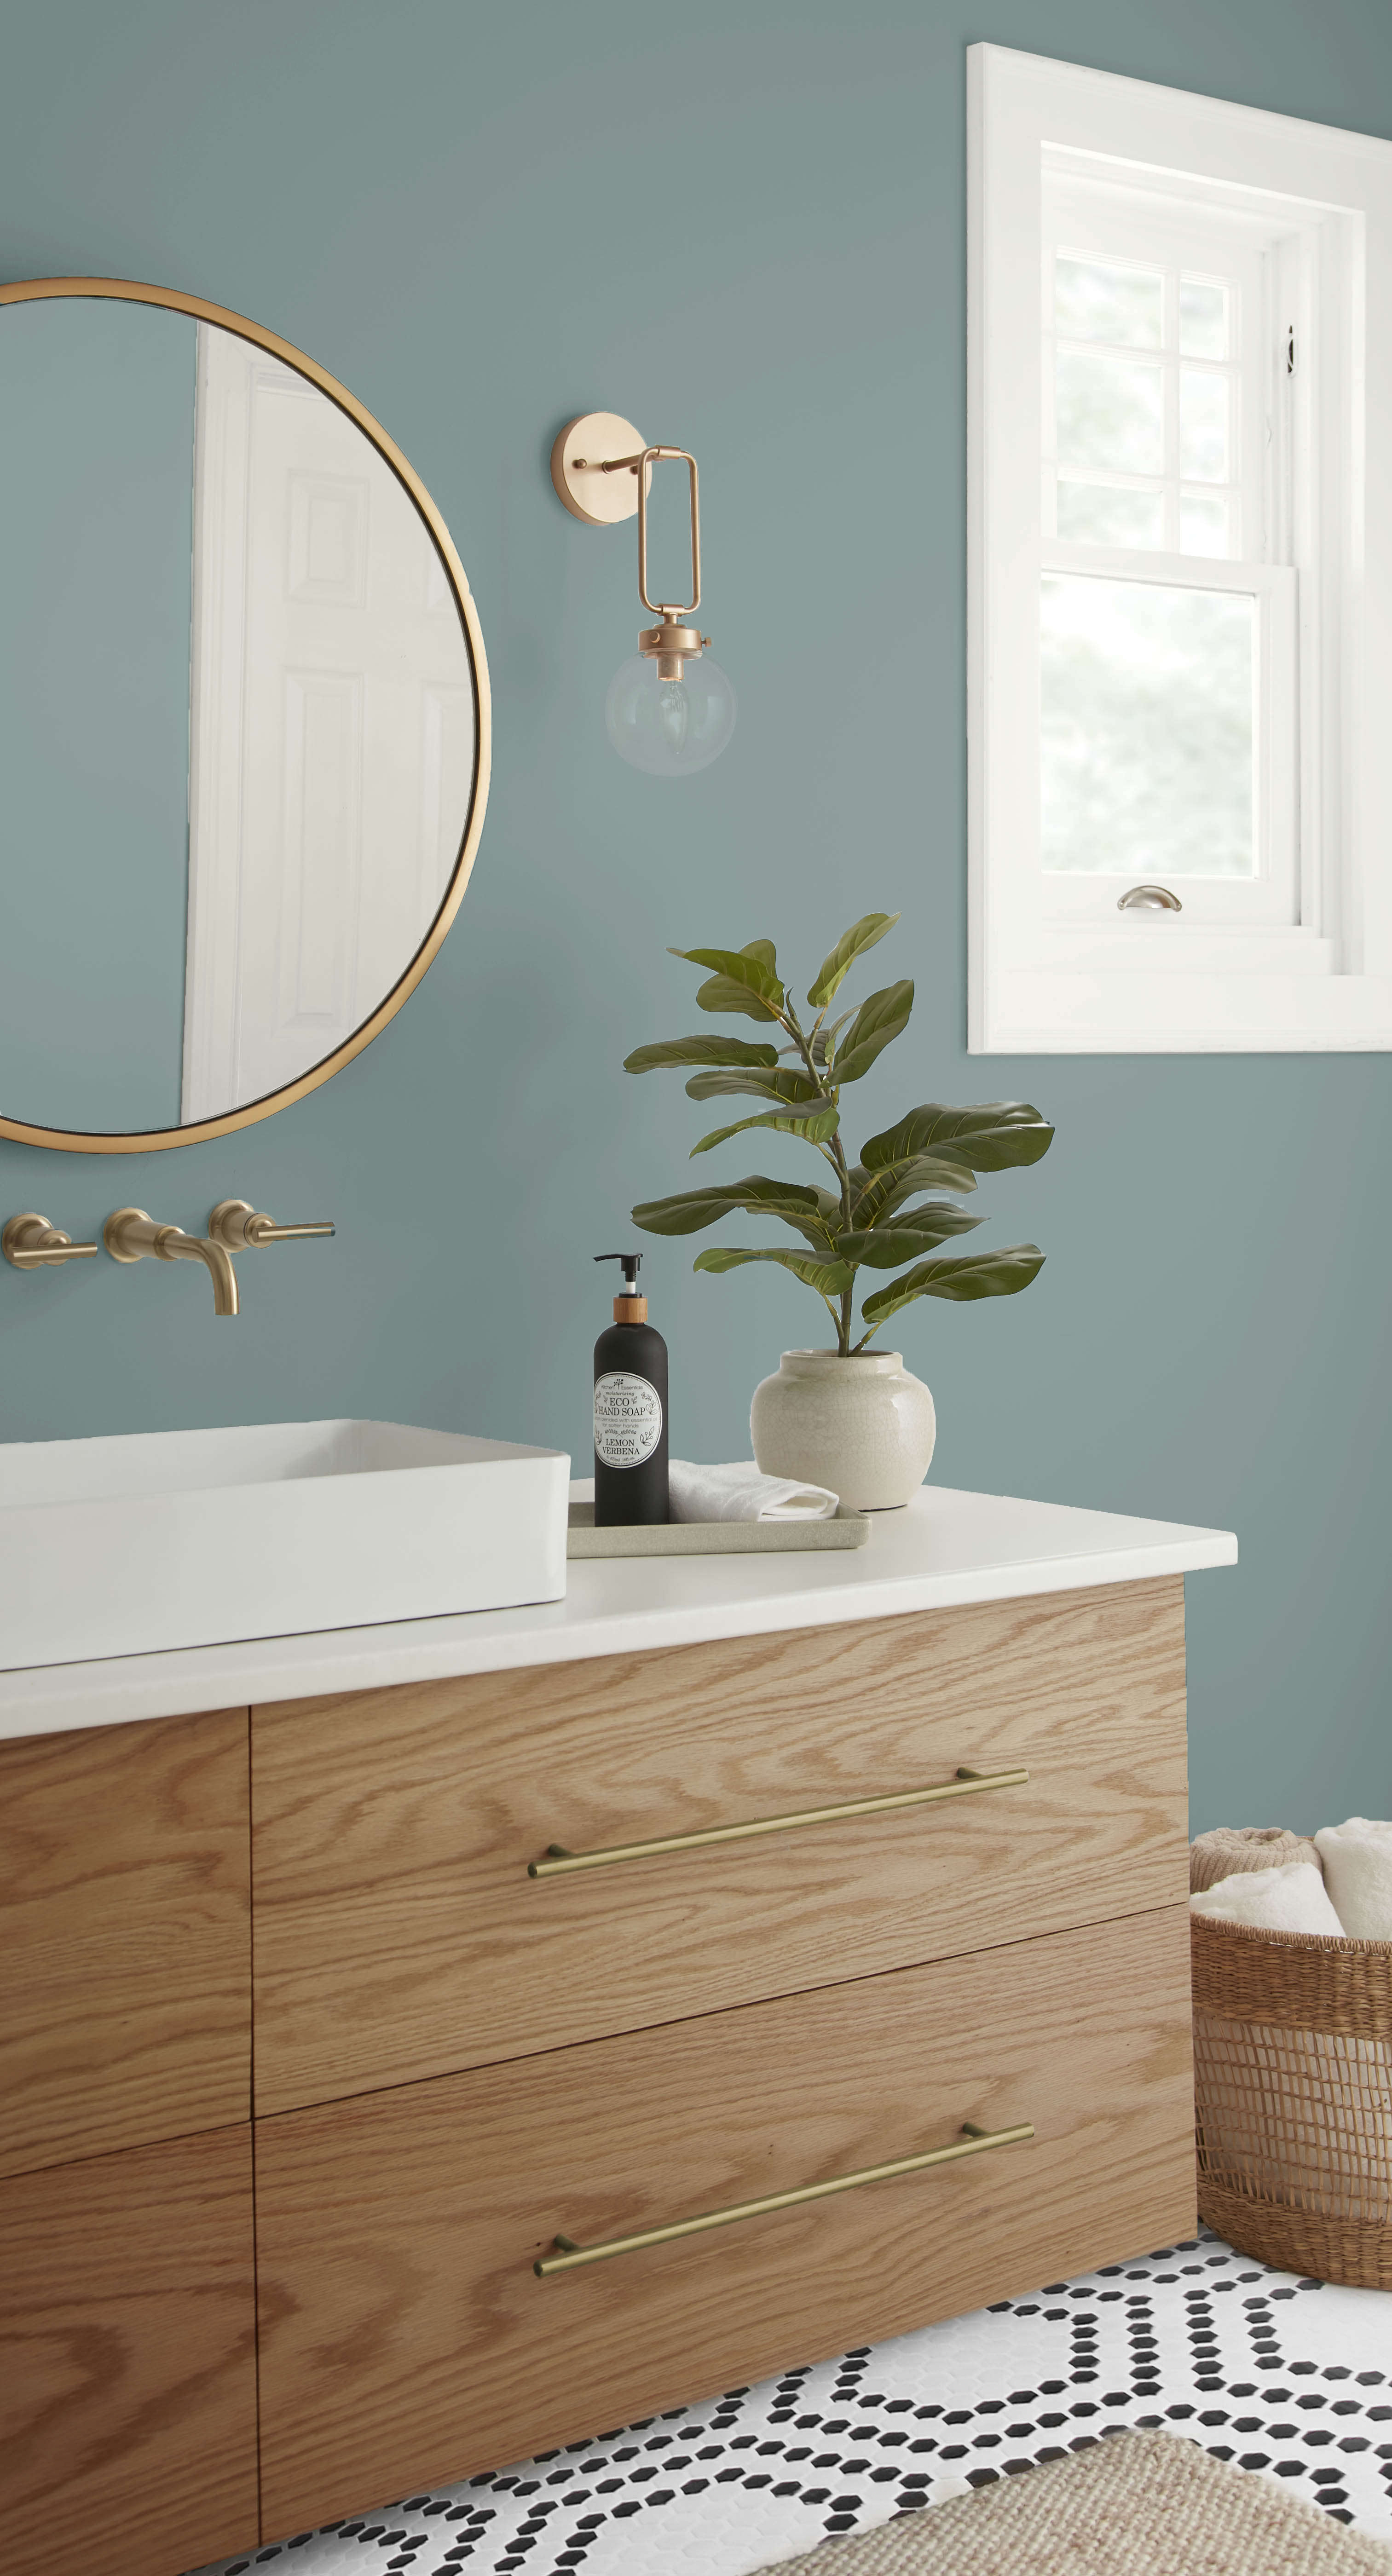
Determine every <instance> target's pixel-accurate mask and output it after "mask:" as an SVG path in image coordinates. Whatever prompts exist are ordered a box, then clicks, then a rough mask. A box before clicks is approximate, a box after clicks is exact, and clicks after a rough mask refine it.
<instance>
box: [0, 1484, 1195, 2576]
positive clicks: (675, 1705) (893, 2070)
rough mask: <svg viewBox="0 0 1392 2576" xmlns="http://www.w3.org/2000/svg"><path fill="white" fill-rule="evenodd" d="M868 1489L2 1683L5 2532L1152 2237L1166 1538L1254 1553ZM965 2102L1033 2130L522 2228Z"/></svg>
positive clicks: (377, 2481) (1179, 1934) (657, 2376)
mask: <svg viewBox="0 0 1392 2576" xmlns="http://www.w3.org/2000/svg"><path fill="white" fill-rule="evenodd" d="M954 1507H959V1508H956V1509H954ZM1012 1516H1013V1517H1012ZM895 1517H896V1526H894V1527H893V1528H891V1527H890V1526H888V1525H886V1526H885V1527H884V1528H883V1529H877V1530H876V1532H875V1534H874V1538H873V1539H872V1543H871V1545H870V1547H869V1548H867V1549H866V1550H865V1551H863V1552H862V1553H861V1554H858V1555H857V1556H855V1557H854V1558H846V1557H830V1558H828V1557H821V1558H817V1557H807V1558H801V1559H799V1558H794V1557H779V1558H774V1559H753V1558H718V1559H707V1560H691V1561H688V1562H686V1563H683V1564H681V1565H678V1566H673V1565H671V1564H668V1565H665V1566H664V1567H663V1568H662V1570H661V1572H660V1574H657V1573H655V1570H654V1569H653V1568H652V1567H649V1566H647V1565H643V1564H636V1565H634V1564H613V1563H609V1564H594V1565H583V1566H576V1567H573V1568H572V1570H571V1574H572V1580H571V1587H570V1594H569V1598H568V1600H567V1601H566V1602H564V1603H556V1604H552V1605H548V1606H547V1607H545V1608H542V1609H538V1610H535V1611H510V1612H497V1613H488V1614H485V1615H482V1616H479V1617H476V1618H473V1619H456V1620H434V1621H422V1622H418V1623H413V1628H412V1629H406V1628H401V1629H396V1630H384V1629H377V1630H363V1631H359V1632H339V1633H338V1634H337V1635H336V1636H334V1637H330V1638H320V1639H317V1640H314V1639H303V1638H294V1639H283V1640H279V1641H271V1642H269V1643H267V1644H263V1645H258V1646H255V1647H230V1648H221V1649H207V1650H203V1651H202V1652H201V1653H192V1652H190V1653H188V1654H184V1655H179V1656H159V1657H137V1658H129V1659H126V1660H125V1661H124V1662H123V1663H120V1664H109V1665H100V1666H98V1665H89V1666H85V1667H76V1666H74V1667H68V1668H66V1670H65V1671H64V1672H62V1673H59V1674H48V1675H16V1674H8V1675H4V1676H0V1725H3V1728H4V1730H5V1732H6V1735H7V1737H8V1740H6V1741H0V1949H2V1950H3V1955H4V1960H5V1972H4V1980H3V1989H0V1995H2V1999H0V2175H2V2176H3V2177H4V2179H3V2180H0V2316H3V2332H4V2336H5V2340H4V2342H3V2345H0V2462H3V2466H0V2517H2V2518H3V2523H4V2527H5V2529H6V2531H7V2533H8V2534H9V2536H10V2539H11V2545H12V2547H13V2549H14V2552H15V2561H16V2564H33V2565H35V2566H38V2565H42V2567H43V2568H44V2570H45V2576H79V2571H81V2576H88V2571H89V2570H90V2569H91V2568H93V2567H94V2566H97V2565H100V2567H101V2569H102V2571H103V2576H178V2571H181V2570H184V2569H187V2568H190V2567H193V2566H195V2565H197V2564H198V2563H200V2562H201V2561H203V2560H206V2559H210V2558H213V2557H217V2556H220V2555H222V2554H224V2553H227V2552H231V2551H233V2550H239V2549H242V2548H247V2547H251V2546H254V2545H255V2544H256V2542H257V2540H258V2537H259V2538H260V2539H262V2540H266V2541H269V2540H272V2539H277V2538H283V2537H285V2536H286V2535H288V2534H290V2533H292V2532H294V2531H296V2530H300V2529H303V2528H304V2527H305V2526H306V2525H309V2524H314V2523H320V2522H323V2521H326V2520H330V2519H334V2518H337V2517H339V2516H341V2515H344V2514H348V2513H350V2512H353V2511H355V2510H357V2509H360V2508H364V2507H367V2506H370V2505H375V2504H379V2503H381V2502H383V2501H384V2500H387V2499H390V2498H391V2497H393V2496H396V2495H399V2494H402V2493H403V2492H408V2491H409V2490H410V2489H411V2488H412V2487H418V2486H423V2485H426V2484H429V2483H432V2482H434V2483H443V2482H447V2481H452V2480H456V2479H458V2478H460V2477H463V2476H467V2475H468V2474H469V2473H470V2472H471V2471H473V2470H476V2469H479V2468H484V2467H490V2466H496V2465H499V2464H500V2463H502V2462H504V2461H506V2460H508V2459H511V2458H514V2457H518V2456H524V2455H526V2454H528V2453H530V2452H531V2451H533V2450H536V2449H539V2448H550V2447H553V2446H554V2445H556V2444H558V2443H564V2442H567V2441H572V2440H575V2439H578V2438H580V2437H581V2436H583V2435H585V2434H587V2433H591V2432H593V2431H595V2430H597V2429H599V2428H601V2427H603V2426H607V2425H610V2424H618V2423H622V2422H623V2421H625V2420H626V2419H628V2418H631V2417H632V2416H634V2415H637V2414H650V2413H652V2412H653V2411H654V2410H656V2409H659V2408H662V2407H665V2406H670V2405H674V2404H677V2403H679V2402H681V2401H682V2400H683V2399H687V2398H696V2397H698V2396H702V2395H704V2394H706V2393H708V2392H709V2391H711V2390H713V2389H716V2388H718V2387H720V2386H722V2385H728V2384H730V2383H732V2382H747V2381H749V2380H752V2379H755V2378H758V2377H760V2376H762V2375H764V2374H766V2373H770V2372H773V2371H777V2370H779V2369H782V2368H785V2367H787V2366H788V2365H790V2364H792V2363H796V2362H802V2361H807V2360H811V2359H813V2358H818V2357H821V2356H824V2355H826V2354H829V2353H832V2352H835V2351H836V2350H838V2349H840V2348H841V2347H842V2346H844V2345H846V2344H852V2343H865V2342H869V2341H872V2340H875V2339H878V2338H882V2337H885V2336H888V2335H894V2334H899V2333H902V2332H904V2331H905V2330H907V2329H909V2328H911V2327H914V2326H917V2325H921V2324H923V2323H925V2322H927V2321H929V2320H930V2319H932V2318H935V2317H941V2316H946V2315H951V2314H955V2313H958V2312H960V2311H962V2310H964V2309H968V2308H972V2307H975V2306H978V2305H980V2304H982V2303H984V2302H986V2301H989V2300H992V2299H998V2298H1001V2297H1005V2296H1008V2295H1011V2294H1013V2293H1016V2292H1020V2291H1023V2290H1026V2289H1028V2288H1032V2287H1036V2286H1038V2285H1039V2284H1040V2283H1041V2282H1043V2281H1044V2280H1047V2279H1052V2278H1054V2277H1057V2276H1061V2275H1065V2274H1067V2273H1070V2272H1075V2271H1079V2270H1084V2269H1088V2268H1090V2267H1092V2266H1094V2265H1096V2264H1098V2263H1102V2262H1106V2261H1110V2260H1114V2259H1120V2258H1123V2257H1125V2256H1127V2255H1130V2254H1134V2253H1138V2252H1140V2251H1142V2250H1145V2249H1146V2248H1148V2247H1150V2246H1151V2245H1153V2244H1157V2243H1163V2242H1164V2241H1165V2239H1166V2238H1168V2237H1172V2236H1174V2235H1175V2234H1184V2233H1187V2232H1189V2231H1190V2230H1192V2228H1193V2226H1194V2223H1195V2204H1194V2162H1193V2144H1192V2092H1191V2079H1190V2062H1189V2026H1188V2003H1189V1967H1188V1926H1187V1908H1186V1895H1187V1885H1188V1881H1187V1870H1186V1861H1185V1846H1186V1839H1187V1820H1186V1779H1185V1745H1184V1615H1183V1573H1184V1571H1185V1570H1186V1569H1193V1568H1195V1567H1199V1566H1207V1565H1216V1564H1222V1563H1226V1562H1231V1560H1232V1557H1233V1556H1234V1554H1235V1546H1234V1543H1233V1542H1232V1541H1231V1540H1230V1539H1228V1538H1227V1537H1226V1536H1225V1535H1224V1534H1223V1533H1218V1532H1206V1531H1193V1530H1179V1529H1171V1528H1169V1527H1168V1526H1167V1525H1165V1524H1159V1523H1144V1522H1131V1521H1122V1520H1118V1519H1115V1518H1112V1517H1110V1516H1104V1515H1100V1514H1092V1513H1079V1512H1068V1511H1062V1510H1057V1509H1053V1508H1051V1507H1046V1506H1039V1505H1025V1504H1012V1503H1006V1502H1003V1501H1000V1500H999V1499H998V1498H990V1497H973V1496H966V1495H962V1496H954V1495H951V1494H947V1493H945V1492H943V1491H941V1490H937V1491H932V1492H925V1494H924V1495H923V1496H922V1497H920V1498H919V1500H918V1502H916V1503H915V1504H914V1505H913V1506H911V1508H910V1511H909V1512H908V1513H905V1514H903V1515H896V1516H895ZM416 1632H418V1633H416ZM393 1658H395V1660H394V1661H393ZM451 1666H453V1669H450V1667H451ZM393 1674H395V1675H396V1678H390V1676H391V1675H393ZM384 1676H388V1677H387V1678H384ZM355 1677H357V1678H360V1681H361V1686H360V1687H359V1686H355ZM277 1680H278V1681H279V1682H280V1683H281V1684H282V1685H283V1687H282V1688H281V1689H280V1690H279V1691H273V1690H271V1689H269V1688H267V1687H266V1685H267V1684H268V1683H270V1682H275V1681H277ZM232 1682H236V1683H237V1684H238V1685H239V1687H238V1690H237V1692H236V1693H235V1694H234V1692H233V1691H232V1690H231V1689H230V1688H228V1687H227V1685H228V1684H229V1683H232ZM219 1691H221V1692H222V1695H223V1696H224V1697H225V1698H226V1699H227V1700H228V1701H229V1702H230V1703H231V1704H229V1705H224V1706H213V1705H209V1704H206V1703H207V1701H208V1697H209V1695H210V1694H216V1693H217V1692H219ZM181 1693H183V1694H184V1695H185V1696H186V1700H187V1706H186V1708H184V1709H180V1708H179V1707H178V1706H177V1702H178V1699H179V1696H180V1694H181ZM171 1699H172V1700H173V1701H174V1703H175V1705H174V1707H173V1708H172V1709H171ZM142 1709H147V1710H148V1712H149V1713H148V1714H146V1715H145V1716H144V1722H142V1723H131V1722H130V1721H131V1720H132V1719H133V1718H136V1717H138V1716H140V1715H141V1713H142ZM84 1719H86V1720H88V1721H89V1722H84ZM1002 1770H1015V1771H1024V1772H1027V1773H1028V1779H1027V1781H1025V1782H1021V1783H1018V1784H1016V1785H1014V1786H1010V1787H1002V1788H998V1789H990V1790H987V1789H981V1790H976V1791H973V1790H972V1789H971V1786H970V1783H963V1784H960V1785H959V1789H958V1791H957V1793H956V1794H954V1795H952V1796H951V1797H949V1798H947V1799H944V1800H942V1801H940V1802H930V1803H926V1804H920V1805H917V1806H903V1807H899V1808H888V1809H884V1810H882V1811H880V1812H875V1813H867V1814H861V1815H850V1816H845V1815H842V1816H840V1817H836V1818H831V1819H828V1820H827V1821H825V1822H822V1823H818V1824H815V1825H807V1826H801V1827H798V1828H789V1829H786V1830H776V1831H770V1832H768V1833H765V1834H761V1835H757V1836H749V1837H744V1838H741V1839H737V1840H730V1841H718V1840H716V1841H709V1842H706V1843H702V1844H698V1845H696V1846H695V1847H692V1848H686V1849H677V1850H669V1851H665V1852H659V1853H655V1854H652V1855H650V1856H648V1857H646V1858H642V1859H638V1860H626V1861H619V1862H615V1863H612V1864H609V1865H605V1866H599V1867H595V1868H592V1869H586V1870H584V1871H577V1872H575V1873H574V1874H569V1875H567V1874H562V1875H559V1876H555V1877H544V1878H534V1877H531V1876H529V1874H528V1868H529V1864H530V1863H533V1862H535V1861H537V1860H539V1859H541V1858H542V1857H544V1856H545V1855H546V1854H547V1852H548V1849H549V1848H550V1847H551V1846H553V1845H556V1844H560V1845H562V1846H565V1847H566V1848H567V1849H568V1850H569V1851H571V1852H572V1853H582V1852H590V1851H596V1850H605V1849H609V1848H612V1847H613V1846H616V1845H625V1844H631V1843H634V1842H642V1841H649V1840H654V1841H673V1840H676V1839H678V1838H680V1837H682V1836H685V1835H691V1834H707V1833H710V1832H712V1830H713V1829H717V1828H721V1827H725V1826H728V1825H731V1824H734V1823H748V1822H752V1821H767V1820H770V1819H773V1818H783V1817H788V1816H796V1815H798V1814H799V1813H801V1812H803V1811H806V1810H808V1809H827V1808H836V1807H846V1806H855V1805H856V1804H858V1803H860V1802H864V1801H867V1800H874V1799H877V1798H888V1797H893V1796H898V1795H902V1794H903V1793H905V1792H908V1791H914V1790H918V1789H922V1788H925V1787H928V1786H932V1785H947V1784H951V1783H953V1782H955V1781H957V1780H958V1775H959V1773H961V1772H982V1773H988V1774H989V1773H994V1772H999V1771H1002ZM964 2123H971V2124H973V2125H974V2126H975V2127H976V2128H978V2129H982V2130H985V2131H987V2132H988V2133H994V2132H996V2131H998V2130H1001V2129H1004V2128H1009V2127H1011V2126H1017V2125H1023V2124H1026V2123H1028V2124H1032V2126H1033V2129H1034V2137H1033V2139H1032V2140H1031V2141H1028V2142H1021V2143H1016V2144H1012V2145H1005V2146H1002V2147H999V2148H994V2149H983V2150H982V2151H980V2152H972V2153H970V2154H969V2155H968V2156H966V2157H965V2158H963V2159H962V2160H961V2161H955V2162H947V2163H943V2164H941V2165H938V2166H936V2167H934V2168H932V2169H929V2170H924V2171H920V2172H917V2173H913V2174H909V2175H905V2176H902V2177H900V2178H897V2179H890V2180H885V2181H877V2182H871V2183H869V2184H866V2185H865V2186H863V2187H860V2188H855V2189H849V2190H847V2191H845V2192H844V2193H841V2194H838V2195H836V2196H834V2197H829V2198H824V2199H821V2200H818V2201H816V2202H813V2203H811V2204H810V2205H804V2206H801V2207H792V2208H784V2209H781V2210H777V2211H774V2212H772V2213H769V2214H765V2215H761V2216H758V2217H754V2218H749V2219H745V2220H742V2221H740V2222H739V2223H737V2224H733V2225H729V2226H723V2227H719V2228H716V2229H713V2230H711V2231H710V2232H707V2233H704V2234H699V2235H694V2236H688V2237H685V2238H682V2239H679V2240H678V2241H675V2242H671V2243H666V2244H661V2245H655V2246H650V2247H647V2248H645V2249H641V2250H638V2251H634V2252H629V2253H624V2254H622V2255H620V2256H617V2257H615V2258H614V2259H612V2260H607V2261H604V2262H602V2263H598V2264H596V2265H595V2266H593V2267H592V2268H588V2267H587V2268H580V2269H576V2270H574V2271H571V2272H568V2273H563V2274H560V2275H558V2276H553V2277H548V2278H545V2279H541V2278H538V2277H537V2275H536V2273H535V2271H534V2269H533V2265H534V2263H535V2262H536V2261H537V2260H538V2258H541V2257H543V2256H545V2255H547V2254H548V2253H549V2252H550V2250H551V2249H552V2245H553V2240H554V2239H555V2238H556V2237H557V2236H558V2235H561V2236H564V2237H567V2238H569V2239H570V2240H572V2242H575V2243H578V2244H579V2245H581V2246H584V2245H587V2244H595V2243H597V2242H600V2241H607V2240H609V2239H612V2238H614V2237H616V2236H626V2235H629V2234H633V2233H641V2232H643V2231H645V2230H648V2229H653V2228H661V2227H663V2226H665V2225H667V2224H668V2223H669V2222H671V2221H674V2220H677V2219H681V2218H686V2217H690V2216H693V2215H695V2214H697V2213H700V2212H710V2211H718V2210H721V2209H723V2208H727V2207H730V2206H732V2205H736V2204H741V2203H744V2202H748V2201H752V2200H759V2199H765V2198H768V2197H770V2196H774V2195H777V2194H779V2193H782V2192H790V2191H795V2190H797V2189H799V2188H801V2187H802V2186H804V2185H807V2184H809V2183H816V2182H822V2181H826V2180H829V2179H831V2178H833V2177H837V2176H840V2175H843V2174H852V2173H860V2172H863V2171H864V2170H865V2169H866V2168H868V2167H873V2166H877V2165H880V2164H885V2163H892V2162H895V2161H896V2160H899V2159H902V2158H908V2157H912V2156H914V2155H916V2154H920V2153H922V2152H924V2151H926V2150H929V2149H933V2148H937V2147H942V2146H947V2145H949V2144H952V2143H953V2142H959V2141H960V2140H961V2139H962V2135H963V2124H964Z"/></svg>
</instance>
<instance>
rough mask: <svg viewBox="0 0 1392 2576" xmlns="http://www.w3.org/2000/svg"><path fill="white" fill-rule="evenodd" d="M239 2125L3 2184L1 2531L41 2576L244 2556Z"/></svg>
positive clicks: (247, 2245)
mask: <svg viewBox="0 0 1392 2576" xmlns="http://www.w3.org/2000/svg"><path fill="white" fill-rule="evenodd" d="M257 2528H258V2525H257V2488H256V2357H255V2291H254V2273H253V2259H252V2215H251V2128H250V2124H249V2123H245V2122H244V2123H243V2125H242V2126H241V2127H240V2128H236V2129H216V2130H210V2131H206V2132H205V2133H204V2134H203V2135H202V2136H201V2137H196V2138H181V2139H178V2140H176V2141H175V2142H174V2143H173V2144H167V2145H162V2146H155V2147H134V2148H130V2149H128V2150H127V2151H126V2152H125V2153H124V2154H122V2155H115V2156H97V2157H93V2158H92V2159H91V2160H90V2161H89V2162H86V2163H83V2164H75V2165H63V2166H56V2167H50V2168H49V2169H47V2170H46V2171H44V2172H42V2173H30V2174H20V2175H16V2176H12V2177H11V2178H10V2180H9V2181H7V2182H4V2183H0V2531H3V2534H4V2555H5V2562H6V2564H7V2565H8V2566H10V2567H13V2568H14V2569H15V2570H19V2569H21V2568H23V2569H26V2570H29V2569H32V2570H33V2571H35V2576H38V2571H40V2570H42V2576H95V2571H97V2570H100V2576H178V2571H179V2570H180V2569H181V2568H187V2567H196V2566H199V2565H200V2564H202V2563H203V2562H204V2561H205V2560H207V2559H210V2558H215V2557H219V2556H221V2555H223V2554H224V2553H225V2552H227V2551H229V2550H232V2549H236V2548H238V2547H244V2546H246V2545H247V2544H251V2545H252V2546H254V2545H255V2540H256V2533H257Z"/></svg>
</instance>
